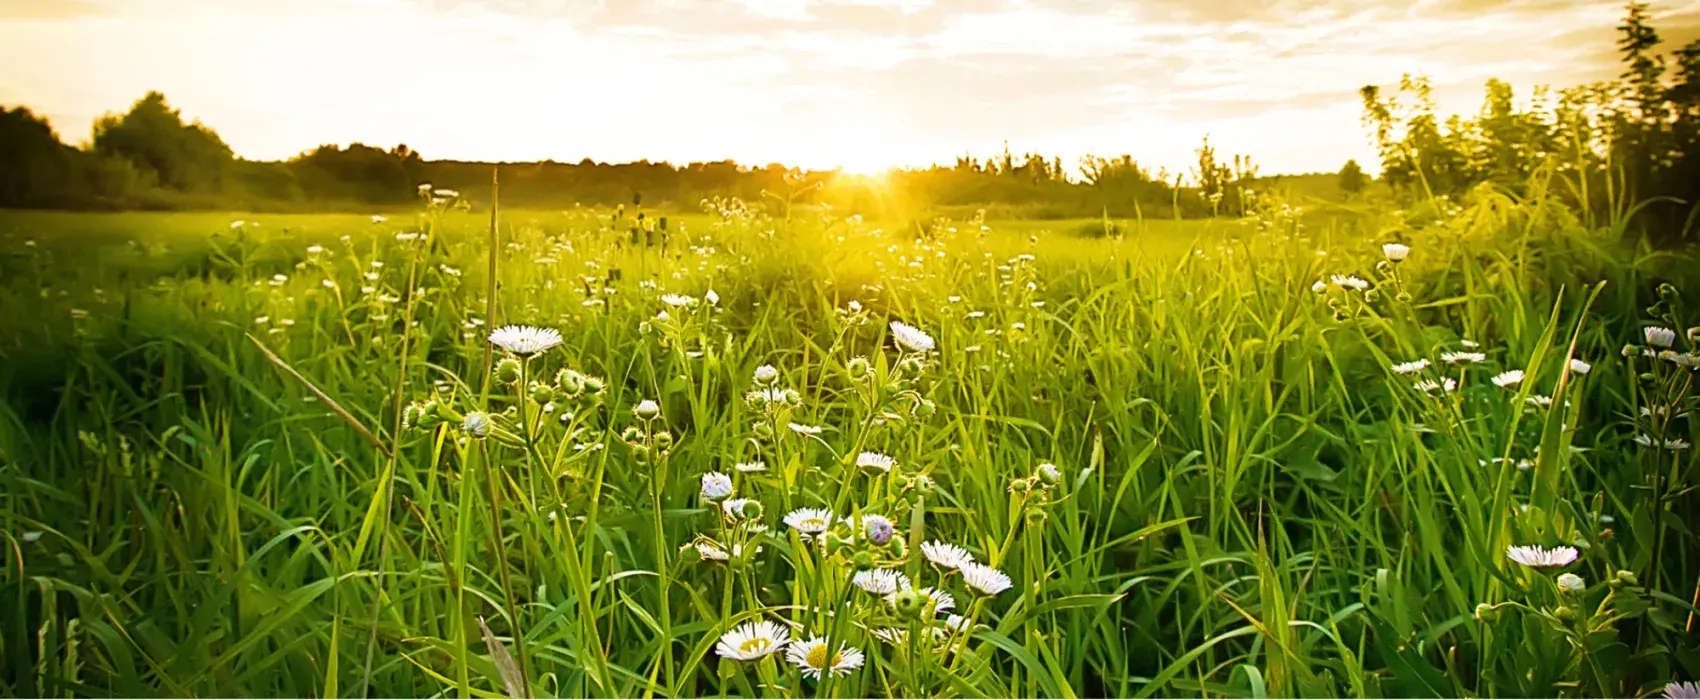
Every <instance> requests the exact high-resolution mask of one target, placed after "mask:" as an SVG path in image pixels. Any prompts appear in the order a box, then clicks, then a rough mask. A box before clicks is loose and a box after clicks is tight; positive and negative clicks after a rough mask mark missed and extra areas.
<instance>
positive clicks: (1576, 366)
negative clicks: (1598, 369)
mask: <svg viewBox="0 0 1700 700" xmlns="http://www.w3.org/2000/svg"><path fill="white" fill-rule="evenodd" d="M1593 370H1594V366H1593V365H1590V364H1588V363H1586V362H1583V361H1581V360H1578V359H1575V358H1571V360H1570V371H1572V372H1575V373H1577V374H1587V373H1589V372H1591V371H1593Z"/></svg>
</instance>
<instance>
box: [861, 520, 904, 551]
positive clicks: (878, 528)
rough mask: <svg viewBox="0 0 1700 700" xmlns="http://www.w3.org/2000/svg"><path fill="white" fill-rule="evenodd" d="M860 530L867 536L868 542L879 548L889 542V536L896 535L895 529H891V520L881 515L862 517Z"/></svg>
mask: <svg viewBox="0 0 1700 700" xmlns="http://www.w3.org/2000/svg"><path fill="white" fill-rule="evenodd" d="M862 530H863V531H864V532H866V533H867V534H868V540H869V541H872V542H873V543H874V544H876V545H879V546H881V547H884V546H885V545H886V543H887V542H890V541H891V536H892V535H893V534H895V533H896V528H894V527H892V524H891V519H890V518H887V517H885V516H883V515H864V516H862Z"/></svg>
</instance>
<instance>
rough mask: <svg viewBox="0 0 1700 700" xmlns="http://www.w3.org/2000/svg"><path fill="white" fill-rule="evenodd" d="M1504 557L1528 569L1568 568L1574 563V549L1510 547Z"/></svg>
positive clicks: (1530, 546) (1528, 546)
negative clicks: (1528, 567)
mask: <svg viewBox="0 0 1700 700" xmlns="http://www.w3.org/2000/svg"><path fill="white" fill-rule="evenodd" d="M1505 556H1507V557H1509V558H1510V559H1511V561H1514V562H1517V563H1519V564H1522V565H1523V566H1530V567H1537V568H1539V567H1547V566H1568V565H1569V564H1570V563H1571V562H1573V561H1576V548H1575V547H1554V548H1552V549H1547V548H1545V547H1538V546H1533V545H1526V546H1520V547H1519V546H1512V547H1507V548H1506V549H1505Z"/></svg>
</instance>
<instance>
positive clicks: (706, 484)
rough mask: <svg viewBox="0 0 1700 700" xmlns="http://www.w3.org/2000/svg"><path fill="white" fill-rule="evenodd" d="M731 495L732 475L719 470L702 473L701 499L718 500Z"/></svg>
mask: <svg viewBox="0 0 1700 700" xmlns="http://www.w3.org/2000/svg"><path fill="white" fill-rule="evenodd" d="M730 495H732V477H730V476H727V475H725V474H722V473H720V472H709V473H707V474H704V475H702V499H703V500H705V501H718V500H720V499H722V498H725V497H727V496H730Z"/></svg>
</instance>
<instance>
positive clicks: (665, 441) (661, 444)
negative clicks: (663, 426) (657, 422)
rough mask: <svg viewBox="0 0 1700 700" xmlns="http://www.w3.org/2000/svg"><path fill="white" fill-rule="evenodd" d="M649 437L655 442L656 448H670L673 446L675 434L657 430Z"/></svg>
mask: <svg viewBox="0 0 1700 700" xmlns="http://www.w3.org/2000/svg"><path fill="white" fill-rule="evenodd" d="M649 439H650V441H651V442H653V443H655V449H658V450H668V449H672V447H673V434H672V433H669V432H667V431H665V430H660V431H656V433H655V434H654V435H651V436H650V438H649Z"/></svg>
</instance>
